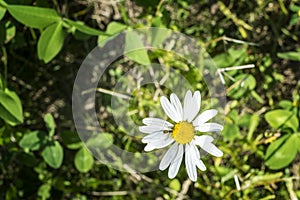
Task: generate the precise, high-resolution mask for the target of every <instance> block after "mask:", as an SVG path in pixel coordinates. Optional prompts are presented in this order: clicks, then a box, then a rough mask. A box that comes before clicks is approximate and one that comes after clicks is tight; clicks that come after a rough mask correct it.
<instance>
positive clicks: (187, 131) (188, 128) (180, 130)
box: [172, 121, 195, 144]
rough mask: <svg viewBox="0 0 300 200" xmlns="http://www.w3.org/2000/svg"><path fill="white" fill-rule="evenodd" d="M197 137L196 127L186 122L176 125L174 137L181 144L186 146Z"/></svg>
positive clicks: (173, 132)
mask: <svg viewBox="0 0 300 200" xmlns="http://www.w3.org/2000/svg"><path fill="white" fill-rule="evenodd" d="M194 135H195V129H194V126H193V125H192V124H191V123H189V122H186V121H182V122H178V123H177V124H175V126H174V128H173V131H172V137H173V138H174V140H175V141H176V142H177V143H179V144H186V143H189V142H190V141H192V139H193V138H194Z"/></svg>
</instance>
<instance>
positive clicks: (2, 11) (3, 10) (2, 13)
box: [0, 6, 6, 20]
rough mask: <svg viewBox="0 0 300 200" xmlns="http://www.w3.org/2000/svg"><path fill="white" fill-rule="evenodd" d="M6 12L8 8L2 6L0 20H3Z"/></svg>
mask: <svg viewBox="0 0 300 200" xmlns="http://www.w3.org/2000/svg"><path fill="white" fill-rule="evenodd" d="M5 13H6V8H3V7H1V6H0V20H2V18H3V17H4V15H5Z"/></svg>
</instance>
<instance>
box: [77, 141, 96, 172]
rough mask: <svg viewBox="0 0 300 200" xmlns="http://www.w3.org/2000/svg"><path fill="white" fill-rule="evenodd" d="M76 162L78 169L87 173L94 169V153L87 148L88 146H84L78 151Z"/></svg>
mask: <svg viewBox="0 0 300 200" xmlns="http://www.w3.org/2000/svg"><path fill="white" fill-rule="evenodd" d="M74 163H75V167H76V169H77V170H78V171H80V172H82V173H85V172H88V171H90V170H91V169H92V167H93V164H94V158H93V156H92V154H91V153H90V152H89V151H88V150H87V149H86V147H82V148H81V149H80V150H79V151H78V152H77V153H76V155H75V160H74Z"/></svg>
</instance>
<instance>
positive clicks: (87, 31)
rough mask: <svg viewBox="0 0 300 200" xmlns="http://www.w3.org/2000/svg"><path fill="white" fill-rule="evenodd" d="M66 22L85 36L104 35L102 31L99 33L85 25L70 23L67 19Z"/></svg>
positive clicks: (78, 22) (79, 22) (77, 22)
mask: <svg viewBox="0 0 300 200" xmlns="http://www.w3.org/2000/svg"><path fill="white" fill-rule="evenodd" d="M66 22H67V23H68V24H69V25H71V26H74V27H75V28H76V29H77V30H78V31H80V32H83V33H85V34H88V35H106V34H105V33H103V32H102V31H99V30H97V29H94V28H91V27H88V26H87V25H85V24H84V23H83V22H81V21H76V22H74V21H72V20H69V19H66Z"/></svg>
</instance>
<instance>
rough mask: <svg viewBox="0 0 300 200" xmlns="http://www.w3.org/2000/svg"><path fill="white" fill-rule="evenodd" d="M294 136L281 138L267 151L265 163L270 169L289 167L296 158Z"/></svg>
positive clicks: (296, 141) (295, 140) (296, 144)
mask: <svg viewBox="0 0 300 200" xmlns="http://www.w3.org/2000/svg"><path fill="white" fill-rule="evenodd" d="M296 137H297V136H296V134H292V135H291V134H288V135H285V136H282V137H281V138H279V139H278V140H276V141H275V142H273V143H272V144H270V146H269V147H268V149H267V152H266V156H265V161H266V165H267V166H268V167H269V168H270V169H274V170H277V169H281V168H284V167H286V166H287V165H289V164H290V163H291V162H292V161H293V159H294V158H295V156H296V153H297V148H296V147H297V146H299V145H300V144H298V140H297V139H296Z"/></svg>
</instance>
